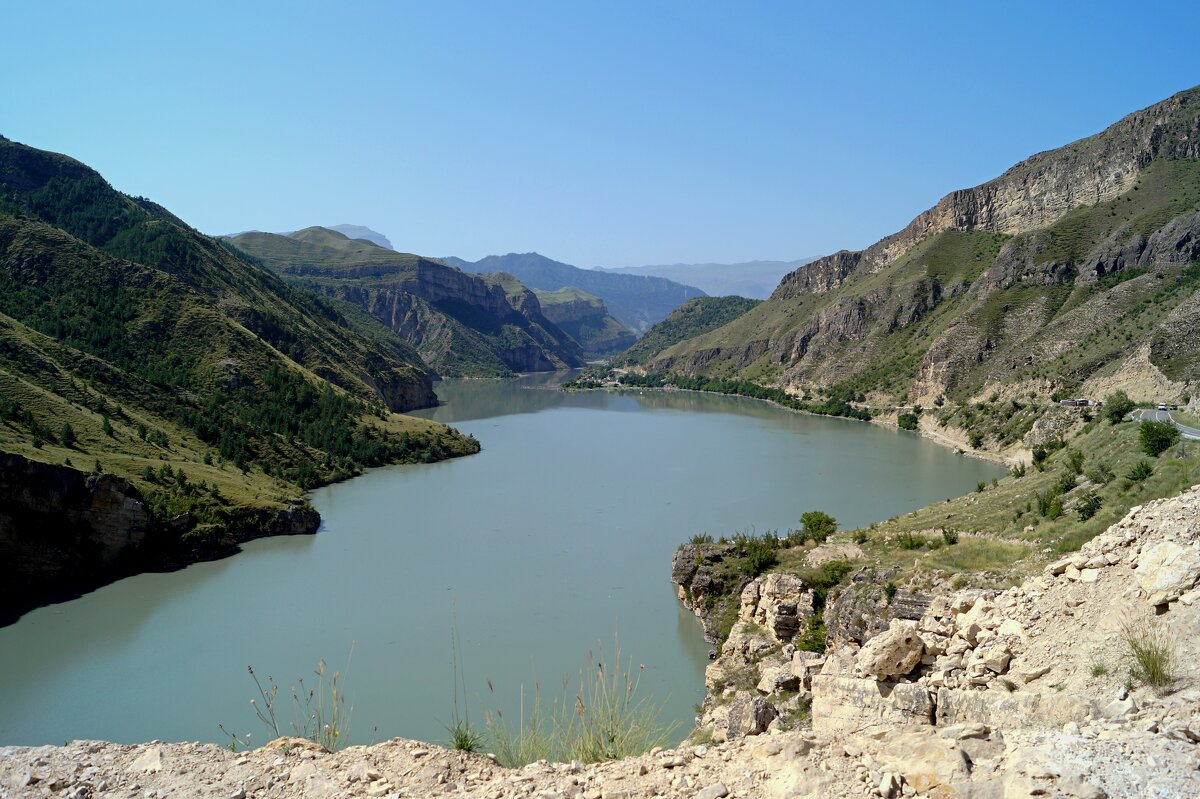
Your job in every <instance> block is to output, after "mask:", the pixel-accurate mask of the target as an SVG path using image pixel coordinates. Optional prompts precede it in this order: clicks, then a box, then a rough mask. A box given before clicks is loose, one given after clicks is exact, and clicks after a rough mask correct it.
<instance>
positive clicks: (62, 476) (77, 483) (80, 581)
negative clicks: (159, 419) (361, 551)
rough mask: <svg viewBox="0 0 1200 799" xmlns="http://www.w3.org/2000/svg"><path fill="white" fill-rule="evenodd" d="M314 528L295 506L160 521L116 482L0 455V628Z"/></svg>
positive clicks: (314, 518)
mask: <svg viewBox="0 0 1200 799" xmlns="http://www.w3.org/2000/svg"><path fill="white" fill-rule="evenodd" d="M320 521H321V519H320V516H319V515H318V514H317V512H316V511H315V510H313V509H312V508H308V507H299V506H291V507H287V508H284V509H281V510H274V509H268V508H239V509H235V510H234V511H232V512H231V514H230V518H229V520H228V523H227V524H224V525H211V524H210V525H198V524H196V522H195V521H194V520H193V519H191V518H189V517H188V516H187V515H186V514H185V515H184V516H181V517H178V518H175V519H170V520H167V519H160V518H156V517H155V516H154V514H153V513H152V512H151V510H150V508H149V507H148V505H147V503H146V501H145V498H144V497H143V496H142V494H141V492H139V491H138V489H137V488H136V487H135V486H133V485H132V484H131V483H129V481H127V480H125V479H123V478H120V477H116V476H114V475H111V474H85V473H83V472H81V471H78V470H77V469H72V468H69V467H65V466H52V465H50V464H45V463H38V462H36V461H31V460H29V459H27V458H24V457H22V456H20V455H12V454H0V623H7V622H9V621H12V620H14V619H15V618H16V617H17V616H19V615H20V614H21V613H23V612H24V611H26V610H28V609H29V608H31V607H35V606H36V605H37V604H39V603H40V602H43V601H46V600H49V599H57V598H67V597H71V596H77V595H79V594H80V593H81V592H83V591H86V590H89V589H92V588H95V587H97V586H99V585H103V584H104V583H107V582H111V581H112V580H115V579H118V578H120V577H123V576H126V575H129V574H134V573H136V572H139V571H145V570H149V569H158V568H172V567H178V566H181V565H184V564H186V563H189V562H192V561H195V560H201V559H207V558H213V557H218V556H221V555H225V554H229V553H230V552H232V551H235V550H236V548H237V545H238V544H239V543H241V542H243V541H247V540H250V539H252V538H258V537H261V536H267V535H285V534H286V535H291V534H300V533H314V532H316V529H317V527H318V526H319V525H320Z"/></svg>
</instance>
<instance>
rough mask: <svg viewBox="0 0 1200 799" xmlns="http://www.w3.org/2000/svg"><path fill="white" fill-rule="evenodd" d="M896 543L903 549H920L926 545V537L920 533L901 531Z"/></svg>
mask: <svg viewBox="0 0 1200 799" xmlns="http://www.w3.org/2000/svg"><path fill="white" fill-rule="evenodd" d="M896 544H897V545H898V546H899V547H900V548H901V549H908V550H913V549H920V548H921V547H923V546H925V539H924V538H922V537H921V536H919V535H913V534H912V533H901V534H900V537H899V538H897V539H896Z"/></svg>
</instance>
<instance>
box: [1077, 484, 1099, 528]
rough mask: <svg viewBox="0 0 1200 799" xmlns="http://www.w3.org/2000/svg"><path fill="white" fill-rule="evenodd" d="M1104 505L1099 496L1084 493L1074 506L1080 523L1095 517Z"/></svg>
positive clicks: (1092, 492)
mask: <svg viewBox="0 0 1200 799" xmlns="http://www.w3.org/2000/svg"><path fill="white" fill-rule="evenodd" d="M1103 505H1104V500H1102V499H1100V495H1099V494H1097V493H1096V492H1095V491H1091V490H1089V491H1086V492H1084V494H1083V496H1081V497H1080V498H1079V504H1078V505H1076V506H1075V512H1076V513H1078V514H1079V519H1080V521H1085V522H1086V521H1087V520H1088V519H1090V518H1092V517H1093V516H1095V515H1096V512H1097V511H1099V510H1100V508H1101V506H1103Z"/></svg>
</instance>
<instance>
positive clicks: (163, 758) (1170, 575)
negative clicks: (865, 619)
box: [0, 486, 1200, 799]
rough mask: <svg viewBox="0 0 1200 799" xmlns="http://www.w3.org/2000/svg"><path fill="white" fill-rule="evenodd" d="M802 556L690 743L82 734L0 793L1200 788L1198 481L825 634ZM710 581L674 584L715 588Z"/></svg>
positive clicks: (8, 758)
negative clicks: (1022, 559)
mask: <svg viewBox="0 0 1200 799" xmlns="http://www.w3.org/2000/svg"><path fill="white" fill-rule="evenodd" d="M681 551H684V550H681ZM789 577H791V576H790V575H778V574H777V575H764V576H762V577H760V578H755V580H753V581H751V582H750V583H748V584H747V585H746V586H745V588H744V589H743V590H742V592H741V594H740V596H739V608H738V621H737V623H736V624H735V625H734V629H733V632H732V633H731V634H730V635H729V637H728V639H727V640H726V641H725V642H724V643H723V645H722V646H721V649H720V652H719V654H717V656H716V657H715V659H714V661H713V663H712V664H710V666H709V668H708V675H707V680H706V682H707V683H708V688H709V692H708V698H707V699H706V701H705V706H704V712H703V713H702V715H701V718H700V727H699V728H698V729H699V731H700V732H699V733H698V734H694V735H693V737H692V738H691V739H690V742H688V743H685V744H682V745H680V746H678V747H676V748H674V749H666V750H660V749H655V750H652V751H651V752H650V753H648V754H646V755H642V756H640V757H633V758H627V759H625V760H620V761H613V762H607V763H598V764H580V763H566V764H563V763H546V762H538V763H534V764H531V765H528V766H524V767H522V768H518V769H506V768H503V767H501V766H499V765H498V764H497V762H496V761H495V759H494V758H491V757H489V756H486V755H478V754H466V753H461V752H454V751H451V750H447V749H443V748H441V747H437V746H432V745H430V744H425V743H420V742H416V741H407V740H403V739H394V740H391V741H387V742H384V743H380V744H376V745H373V746H369V747H349V748H347V749H345V750H342V751H339V752H336V753H328V752H325V751H324V750H321V749H320V748H318V747H316V746H315V745H313V744H311V743H308V742H306V741H301V740H297V739H281V740H279V741H275V742H273V743H271V744H269V745H267V746H265V747H262V748H260V749H257V750H253V751H249V752H240V753H235V752H231V751H229V750H227V749H223V748H220V747H217V746H215V745H211V744H190V743H179V744H165V743H161V742H152V743H149V744H139V745H122V744H112V743H104V742H95V741H76V742H73V743H70V744H67V745H66V746H47V747H14V746H9V747H3V748H0V797H68V798H69V799H84V798H85V797H91V796H113V797H129V799H164V798H165V797H170V796H196V797H221V798H222V799H245V798H246V797H300V798H301V799H304V798H307V797H312V798H314V799H315V798H316V797H322V798H328V799H332V798H333V797H394V798H395V799H399V798H400V797H424V796H435V795H437V796H440V795H448V796H463V797H480V798H483V797H486V798H488V799H501V798H502V797H537V798H538V799H558V798H560V797H561V798H562V799H567V798H568V797H569V798H570V799H580V798H582V799H615V797H626V798H627V799H632V798H633V797H698V798H700V799H720V797H726V796H731V797H812V798H813V799H817V797H864V796H865V797H884V798H885V799H895V797H900V796H923V797H931V799H933V798H936V799H948V798H949V797H968V798H974V799H990V798H992V797H995V798H996V799H1000V798H1001V797H1002V798H1003V799H1012V798H1013V797H1076V798H1077V799H1102V798H1103V797H1114V799H1115V797H1132V796H1155V797H1176V796H1177V797H1187V796H1195V795H1198V794H1200V671H1198V668H1197V665H1196V664H1197V663H1200V648H1198V647H1200V641H1198V638H1197V636H1196V635H1195V631H1196V630H1198V629H1200V486H1196V487H1193V488H1192V489H1191V490H1189V491H1186V492H1184V493H1183V494H1181V495H1179V496H1177V497H1173V498H1170V499H1164V500H1157V501H1155V502H1152V503H1148V504H1147V505H1145V506H1144V507H1139V508H1134V509H1132V510H1131V511H1130V512H1129V513H1128V514H1127V515H1126V516H1125V518H1123V519H1122V520H1121V521H1119V522H1118V523H1116V524H1114V525H1113V526H1112V527H1110V528H1109V529H1108V530H1107V531H1106V532H1105V533H1104V534H1102V535H1101V536H1098V537H1097V538H1095V539H1093V540H1092V541H1091V542H1089V543H1088V544H1087V545H1085V546H1084V547H1083V548H1082V549H1081V550H1080V551H1079V552H1077V553H1073V554H1071V555H1068V556H1066V557H1064V558H1062V559H1060V560H1058V561H1055V562H1053V563H1051V564H1049V565H1048V566H1047V567H1046V569H1045V571H1044V573H1042V574H1041V575H1039V576H1037V577H1034V578H1032V579H1030V580H1027V581H1026V582H1025V583H1024V584H1023V585H1021V586H1020V587H1015V588H1010V589H1008V590H1006V591H1002V592H997V591H980V590H969V591H960V592H957V593H954V594H950V595H946V596H932V597H928V601H926V598H925V597H921V596H915V595H914V596H911V597H899V596H898V595H897V597H895V598H894V599H893V602H892V603H891V604H889V605H888V607H889V608H894V613H893V615H892V618H890V619H888V618H881V619H880V620H879V621H878V622H877V623H874V624H866V625H848V626H847V625H839V624H836V623H835V624H833V625H830V641H829V644H830V645H829V649H828V652H827V653H826V654H824V655H816V654H815V653H810V652H806V651H804V650H802V649H798V648H797V647H796V635H797V631H799V630H802V629H803V624H802V622H803V617H804V614H805V612H807V611H808V609H809V608H810V607H811V606H810V603H809V601H807V600H808V599H811V597H808V595H807V593H806V592H809V591H811V590H812V589H811V588H808V587H806V586H804V585H803V584H802V581H798V580H797V578H792V579H787V578H789ZM797 582H800V584H797ZM851 584H852V585H856V586H858V589H857V590H858V592H859V593H869V592H871V591H879V590H881V588H880V586H878V585H877V583H874V582H872V581H871V580H870V579H867V578H864V579H860V580H858V581H852V582H851ZM694 589H695V583H694V581H693V582H689V583H684V584H681V585H680V591H681V594H683V595H685V596H684V598H685V601H687V602H689V603H691V605H692V606H693V607H695V606H697V601H699V603H700V604H699V606H701V607H702V606H703V599H702V594H699V595H698V594H697V593H696V592H695V590H694ZM895 599H900V600H901V601H900V602H898V603H897V602H896V601H895ZM829 601H830V604H831V605H834V606H836V603H837V602H838V601H839V598H838V597H836V596H831V597H830V600H829ZM851 612H853V611H851ZM1131 628H1133V629H1155V630H1159V631H1161V632H1162V633H1163V634H1164V635H1165V636H1166V637H1167V639H1168V640H1169V641H1170V642H1171V645H1172V646H1173V648H1174V653H1175V655H1176V663H1177V665H1178V673H1177V674H1176V676H1175V678H1174V679H1173V681H1172V683H1171V684H1170V685H1169V686H1168V687H1167V688H1166V689H1163V690H1153V689H1151V688H1149V687H1147V686H1144V685H1142V684H1140V683H1138V682H1135V681H1132V680H1131V679H1130V678H1129V677H1128V676H1127V675H1128V673H1129V672H1128V668H1127V661H1126V657H1125V653H1124V652H1123V650H1122V647H1123V644H1122V640H1123V639H1122V631H1123V630H1127V629H1131ZM731 674H738V675H740V676H739V680H738V681H737V682H736V683H731V682H729V681H728V679H727V678H728V677H729V675H731ZM788 702H795V704H796V705H797V706H801V705H808V706H809V707H811V719H810V722H809V723H808V724H809V725H810V726H809V725H806V724H805V723H800V724H797V725H796V728H795V729H788V728H787V727H788V726H789V725H788V724H787V723H786V722H787V720H788V706H787V705H788ZM703 738H707V739H708V740H707V742H703V743H701V742H699V741H700V740H701V739H703Z"/></svg>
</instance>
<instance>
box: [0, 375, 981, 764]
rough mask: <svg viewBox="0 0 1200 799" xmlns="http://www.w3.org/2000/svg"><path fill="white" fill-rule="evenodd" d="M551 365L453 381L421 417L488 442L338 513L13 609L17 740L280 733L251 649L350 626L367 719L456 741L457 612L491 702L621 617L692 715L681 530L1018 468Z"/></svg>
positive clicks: (617, 628) (940, 487)
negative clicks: (584, 388)
mask: <svg viewBox="0 0 1200 799" xmlns="http://www.w3.org/2000/svg"><path fill="white" fill-rule="evenodd" d="M553 381H554V378H551V377H548V376H534V377H528V378H523V379H521V380H519V381H509V382H503V383H498V382H483V381H454V382H445V383H442V384H440V385H439V387H438V393H439V395H440V396H441V397H442V399H443V400H444V401H445V404H444V405H443V406H442V407H440V408H437V409H434V410H431V411H427V412H425V413H424V415H426V416H428V417H430V418H434V419H438V420H440V421H445V422H451V423H453V424H455V425H456V426H457V427H459V429H461V430H463V431H464V432H468V433H473V434H475V436H476V437H478V438H479V440H480V441H481V442H482V443H483V452H482V453H480V454H479V455H475V456H472V457H468V458H462V459H459V460H456V461H452V462H449V463H441V464H433V465H422V466H399V467H391V468H385V469H378V470H374V471H372V472H370V473H368V474H366V475H364V476H362V477H359V478H357V479H355V480H351V481H349V482H346V483H342V484H339V485H335V486H330V487H327V488H324V489H321V490H319V491H316V492H314V493H313V497H312V499H313V503H314V504H315V505H316V507H317V508H318V509H319V510H320V512H321V515H322V517H323V518H324V524H323V526H322V528H321V531H320V532H319V533H318V534H317V535H316V536H295V537H285V538H273V539H266V540H261V541H255V542H252V543H250V544H248V545H246V547H245V550H244V551H243V552H242V553H241V554H239V555H237V556H236V557H233V558H229V559H226V560H222V561H217V562H213V563H201V564H196V565H194V566H191V567H189V568H187V569H184V570H183V571H180V572H175V573H171V574H146V575H140V576H137V577H132V578H129V579H126V580H122V581H120V582H118V583H115V584H113V585H110V586H107V587H105V588H102V589H100V590H98V591H95V592H93V593H91V594H88V595H87V596H84V597H82V598H80V599H78V600H75V601H71V602H66V603H62V604H58V605H53V606H50V607H46V608H42V609H39V610H36V611H34V612H32V613H29V614H27V615H26V616H24V617H23V618H22V619H21V620H20V621H19V622H18V623H16V624H14V625H12V626H9V627H6V628H3V629H0V744H41V743H61V742H63V741H65V740H68V739H76V738H103V739H108V740H114V741H122V742H135V741H143V740H150V739H155V738H157V739H162V740H204V741H221V740H222V736H221V734H220V732H219V730H218V729H217V725H218V724H221V723H223V724H224V725H225V726H226V727H227V728H230V729H234V730H237V731H239V732H247V731H250V732H252V733H253V739H254V741H255V742H257V743H262V742H264V741H265V740H266V738H267V735H266V733H265V730H264V729H263V728H262V727H261V726H259V725H258V723H257V722H256V720H255V718H254V714H253V711H252V709H251V707H250V705H249V700H250V698H251V696H252V695H254V686H253V684H252V683H251V682H250V679H249V677H248V675H247V674H246V666H247V665H248V664H252V665H253V666H254V667H255V671H257V672H258V673H259V674H260V675H267V674H270V675H274V676H275V677H276V678H277V680H279V681H280V682H281V683H282V684H283V685H284V687H285V689H286V688H287V687H288V686H291V685H292V684H294V682H295V680H296V679H297V678H299V677H305V676H308V677H311V671H312V668H313V666H314V665H315V664H316V662H317V661H318V660H319V659H321V658H325V659H326V660H327V661H328V662H329V664H330V667H331V668H342V667H344V665H345V662H346V659H347V656H348V655H349V654H350V652H351V648H353V659H352V662H351V664H350V669H349V679H348V681H347V683H346V688H347V691H348V693H349V695H350V697H351V700H352V702H353V704H354V706H355V710H354V716H353V724H352V729H351V734H352V739H353V741H354V742H357V743H367V742H369V741H370V740H371V739H372V737H375V738H377V739H383V738H388V737H391V736H395V735H402V736H406V737H411V738H418V739H424V740H431V741H440V740H443V739H444V738H445V737H446V732H445V724H446V723H448V722H449V721H450V720H451V718H452V716H453V712H454V709H453V700H454V680H453V672H452V667H451V662H452V661H451V650H452V647H451V634H452V632H453V631H455V630H456V631H457V637H458V641H459V646H460V650H461V652H460V658H459V662H460V664H461V666H462V669H463V677H464V679H465V683H466V697H465V699H464V698H463V697H461V696H460V702H462V703H463V706H464V707H465V708H466V709H468V710H469V712H470V713H471V718H472V720H473V721H477V722H478V721H481V720H482V716H483V713H484V711H485V710H496V709H502V710H504V711H505V713H506V715H510V714H515V712H516V706H517V701H518V696H519V693H520V688H521V686H522V685H524V686H525V688H526V691H527V695H528V692H530V691H531V690H532V686H533V685H534V683H535V681H536V682H538V683H540V685H541V691H542V696H543V698H544V699H546V700H547V701H548V700H549V699H550V698H552V697H554V696H557V695H559V694H561V690H562V681H563V679H564V678H573V677H574V676H575V675H577V674H578V671H579V669H580V668H581V667H583V666H584V665H585V663H586V662H587V655H588V652H589V651H592V652H594V653H596V654H597V656H598V657H599V659H601V660H607V659H608V658H610V657H611V656H612V650H613V639H614V635H616V636H618V637H619V642H620V647H621V649H622V650H623V653H624V655H625V656H626V657H631V658H632V659H633V664H634V667H635V669H636V668H637V666H638V665H639V664H645V667H646V668H645V670H644V671H643V672H642V681H641V687H640V689H639V691H640V692H641V693H643V694H644V695H646V696H649V697H652V698H653V699H654V701H656V702H662V703H665V710H664V713H665V715H666V716H668V717H669V718H672V719H677V720H679V721H680V722H681V723H682V727H681V728H680V737H682V735H683V734H685V733H686V731H687V728H688V727H689V726H690V719H691V717H692V715H693V710H692V706H693V705H694V704H695V703H696V702H697V701H699V700H700V698H701V697H702V695H703V674H704V665H705V662H706V654H707V652H708V648H709V647H708V645H707V644H705V643H704V640H703V638H702V637H701V634H700V627H699V624H698V623H697V622H696V620H695V619H694V617H692V616H691V615H690V614H688V613H685V612H684V611H682V610H681V608H680V607H679V605H678V603H677V601H676V599H675V595H674V591H673V588H672V586H671V584H670V581H669V577H670V565H671V554H672V553H673V552H674V550H675V548H676V546H677V545H678V543H679V542H680V541H682V540H685V539H687V538H688V537H689V536H691V535H692V534H694V533H698V532H709V533H711V534H713V535H714V536H718V535H721V534H728V533H732V532H735V531H737V530H753V531H758V532H762V531H766V530H771V529H779V530H781V531H782V530H786V529H787V528H788V527H790V526H794V525H795V524H796V520H797V519H798V518H799V516H800V514H801V513H802V512H804V511H806V510H812V509H823V510H826V511H828V512H830V513H832V514H833V515H835V516H836V517H837V518H838V520H839V522H840V523H841V524H842V525H843V526H846V525H865V524H867V523H869V522H871V521H875V520H879V519H883V518H887V517H889V516H892V515H894V514H897V513H900V512H903V511H907V510H911V509H913V508H917V507H920V506H922V505H925V504H927V503H929V502H932V501H935V500H940V499H944V498H946V497H949V496H953V495H957V494H960V493H963V492H964V491H967V490H969V489H971V488H972V487H974V485H975V483H976V482H977V481H978V480H986V479H990V478H992V477H993V476H996V475H997V474H999V473H1000V472H999V469H998V468H997V467H995V466H993V465H990V464H987V463H984V462H982V461H978V460H974V459H969V458H964V457H959V456H955V455H954V454H953V453H951V452H949V451H947V450H945V449H943V448H941V447H938V446H935V445H933V444H931V443H929V442H927V441H923V440H921V439H919V438H917V437H916V436H914V435H911V434H907V433H901V432H896V431H889V430H884V429H881V428H878V427H874V426H872V425H866V424H862V423H857V422H850V421H845V420H840V419H826V418H817V417H808V416H801V415H798V414H793V413H789V412H786V411H783V410H780V409H777V408H773V407H771V406H769V405H766V404H763V403H759V402H754V401H751V400H744V399H739V398H735V397H720V396H710V395H703V394H693V393H684V392H673V393H666V392H644V393H642V392H630V393H620V394H618V393H600V392H597V393H587V394H565V393H563V392H560V391H556V390H554V389H553V386H552V383H553ZM455 619H457V621H455ZM600 647H602V648H600ZM489 680H490V681H491V683H492V685H493V686H494V689H495V690H494V692H492V691H490V690H489V688H488V685H487V683H488V681H489ZM310 682H311V680H310ZM281 716H282V717H283V718H285V719H290V718H291V713H290V709H287V708H285V709H284V712H283V713H282V714H281Z"/></svg>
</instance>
